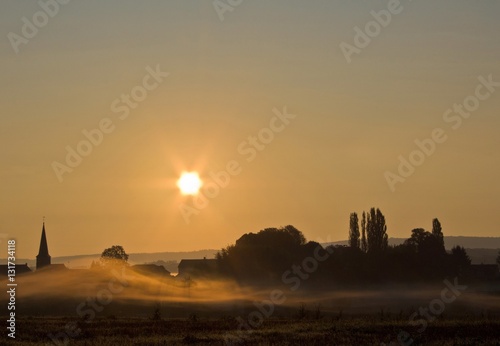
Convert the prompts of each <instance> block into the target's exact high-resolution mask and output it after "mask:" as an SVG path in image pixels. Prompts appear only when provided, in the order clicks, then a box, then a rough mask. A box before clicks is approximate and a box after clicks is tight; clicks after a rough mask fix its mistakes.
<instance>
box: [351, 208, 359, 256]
mask: <svg viewBox="0 0 500 346" xmlns="http://www.w3.org/2000/svg"><path fill="white" fill-rule="evenodd" d="M349 246H350V247H351V248H353V249H359V221H358V214H356V213H351V216H350V220H349Z"/></svg>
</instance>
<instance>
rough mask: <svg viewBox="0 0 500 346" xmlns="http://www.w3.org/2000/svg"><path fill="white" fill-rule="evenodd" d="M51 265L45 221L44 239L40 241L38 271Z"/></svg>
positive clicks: (43, 227) (37, 257)
mask: <svg viewBox="0 0 500 346" xmlns="http://www.w3.org/2000/svg"><path fill="white" fill-rule="evenodd" d="M49 265H50V255H49V247H48V246H47V236H46V235H45V221H44V222H43V225H42V238H41V239H40V250H38V255H37V256H36V269H37V270H38V269H41V268H43V267H45V266H49Z"/></svg>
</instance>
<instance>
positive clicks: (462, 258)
mask: <svg viewBox="0 0 500 346" xmlns="http://www.w3.org/2000/svg"><path fill="white" fill-rule="evenodd" d="M451 262H452V266H453V270H454V272H455V273H454V274H455V275H460V274H463V272H464V269H465V268H467V267H468V266H470V264H471V260H470V257H469V255H467V251H465V248H464V247H462V246H459V245H457V246H455V247H454V248H452V249H451Z"/></svg>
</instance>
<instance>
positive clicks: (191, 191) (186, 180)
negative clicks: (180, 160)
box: [177, 172, 203, 195]
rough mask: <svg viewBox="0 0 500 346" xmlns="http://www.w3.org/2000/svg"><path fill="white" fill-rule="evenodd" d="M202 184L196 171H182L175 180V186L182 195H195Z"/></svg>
mask: <svg viewBox="0 0 500 346" xmlns="http://www.w3.org/2000/svg"><path fill="white" fill-rule="evenodd" d="M201 185H203V183H202V181H201V179H200V177H199V175H198V173H196V172H182V174H181V177H180V178H179V180H178V181H177V186H178V187H179V189H180V190H181V193H182V194H183V195H196V194H198V192H199V191H200V188H201Z"/></svg>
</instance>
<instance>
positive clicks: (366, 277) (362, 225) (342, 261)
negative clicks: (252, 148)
mask: <svg viewBox="0 0 500 346" xmlns="http://www.w3.org/2000/svg"><path fill="white" fill-rule="evenodd" d="M318 246H320V247H321V245H320V244H318V243H317V242H312V241H306V239H305V237H304V235H303V234H302V232H300V231H299V230H298V229H296V228H295V227H294V226H291V225H288V226H285V227H281V228H267V229H264V230H262V231H260V232H258V233H248V234H245V235H243V236H242V237H241V238H239V239H238V240H237V241H236V243H235V244H233V245H229V246H228V247H226V248H224V249H222V250H221V251H219V252H218V253H217V255H216V259H217V263H218V267H219V271H220V273H222V275H224V276H228V277H231V278H235V279H237V280H239V281H241V282H246V283H260V282H262V283H271V282H276V283H277V282H279V281H283V278H282V275H283V273H284V272H287V271H290V270H294V268H295V270H297V274H299V273H298V271H299V270H300V269H301V267H300V266H301V263H303V261H304V259H305V258H308V257H312V256H314V255H315V254H317V251H318ZM321 249H322V250H324V251H326V252H325V253H327V254H328V258H326V259H325V260H324V261H323V262H322V263H321V264H320V265H318V266H317V268H314V273H310V275H308V276H307V277H308V279H307V284H309V285H312V286H313V285H315V284H318V283H321V284H350V283H365V282H415V281H425V282H428V281H441V280H443V278H445V277H455V276H464V275H466V273H467V271H468V268H469V267H470V264H471V260H470V258H469V256H468V255H467V252H466V251H465V249H464V248H463V247H460V246H456V247H454V248H453V249H451V251H450V252H447V251H446V249H445V245H444V235H443V230H442V226H441V223H440V221H439V220H438V219H437V218H435V219H434V220H432V229H431V231H426V230H425V229H423V228H416V229H414V230H412V231H411V234H410V237H409V238H408V239H406V240H405V241H404V243H403V244H401V245H394V246H389V242H388V234H387V224H386V218H385V216H384V214H383V213H382V212H381V211H380V209H378V208H371V209H370V210H369V211H367V212H363V213H362V214H361V218H359V217H358V214H357V213H351V214H350V217H349V238H348V245H347V246H342V245H335V246H333V245H329V246H326V248H324V249H323V247H321ZM297 268H298V269H297Z"/></svg>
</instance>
